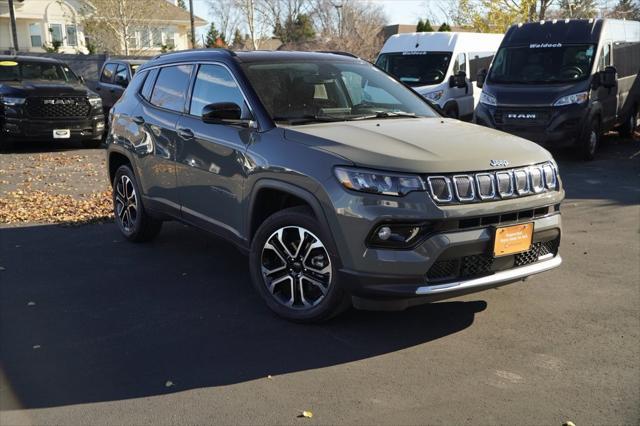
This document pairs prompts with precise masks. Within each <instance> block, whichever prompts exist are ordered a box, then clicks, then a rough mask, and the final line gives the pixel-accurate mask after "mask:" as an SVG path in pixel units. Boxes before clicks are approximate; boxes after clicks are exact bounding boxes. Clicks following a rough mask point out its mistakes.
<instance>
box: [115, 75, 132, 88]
mask: <svg viewBox="0 0 640 426" xmlns="http://www.w3.org/2000/svg"><path fill="white" fill-rule="evenodd" d="M115 84H117V85H118V86H122V87H127V86H128V85H129V80H127V78H126V77H123V76H121V75H116V81H115Z"/></svg>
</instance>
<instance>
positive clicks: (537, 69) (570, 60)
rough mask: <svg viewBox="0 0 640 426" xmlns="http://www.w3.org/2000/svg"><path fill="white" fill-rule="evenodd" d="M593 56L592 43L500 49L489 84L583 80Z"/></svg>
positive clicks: (593, 48)
mask: <svg viewBox="0 0 640 426" xmlns="http://www.w3.org/2000/svg"><path fill="white" fill-rule="evenodd" d="M594 56H595V47H594V46H593V45H592V44H579V45H576V44H574V45H563V44H561V43H555V44H554V43H550V44H542V45H541V44H536V43H534V44H530V45H528V46H520V47H503V48H501V49H500V50H499V51H498V53H497V54H496V57H495V59H494V60H493V65H492V66H491V72H490V74H489V81H491V82H494V83H525V84H535V83H567V82H572V81H578V80H583V79H585V78H587V77H588V76H589V74H590V72H591V65H592V64H593V57H594Z"/></svg>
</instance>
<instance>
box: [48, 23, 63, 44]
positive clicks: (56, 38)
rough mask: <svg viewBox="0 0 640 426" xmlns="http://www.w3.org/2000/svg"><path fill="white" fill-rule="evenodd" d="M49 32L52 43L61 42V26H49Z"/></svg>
mask: <svg viewBox="0 0 640 426" xmlns="http://www.w3.org/2000/svg"><path fill="white" fill-rule="evenodd" d="M49 32H50V33H51V41H52V42H57V43H62V42H63V37H62V24H50V25H49Z"/></svg>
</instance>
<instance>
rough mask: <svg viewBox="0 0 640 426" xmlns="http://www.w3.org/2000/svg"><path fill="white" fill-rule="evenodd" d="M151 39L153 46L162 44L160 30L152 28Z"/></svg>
mask: <svg viewBox="0 0 640 426" xmlns="http://www.w3.org/2000/svg"><path fill="white" fill-rule="evenodd" d="M151 39H152V41H153V46H155V47H160V46H162V31H161V30H160V29H159V28H152V29H151Z"/></svg>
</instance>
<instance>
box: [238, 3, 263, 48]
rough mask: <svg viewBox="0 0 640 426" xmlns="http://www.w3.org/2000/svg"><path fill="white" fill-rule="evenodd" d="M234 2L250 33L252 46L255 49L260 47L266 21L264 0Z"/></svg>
mask: <svg viewBox="0 0 640 426" xmlns="http://www.w3.org/2000/svg"><path fill="white" fill-rule="evenodd" d="M233 3H234V6H235V8H236V10H237V11H238V13H239V14H240V17H241V20H242V22H243V24H244V26H245V28H246V30H247V34H248V35H249V42H250V43H251V46H250V47H251V48H252V49H253V50H257V49H259V48H260V41H261V40H262V38H263V36H264V29H265V21H266V19H265V15H264V0H233Z"/></svg>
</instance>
